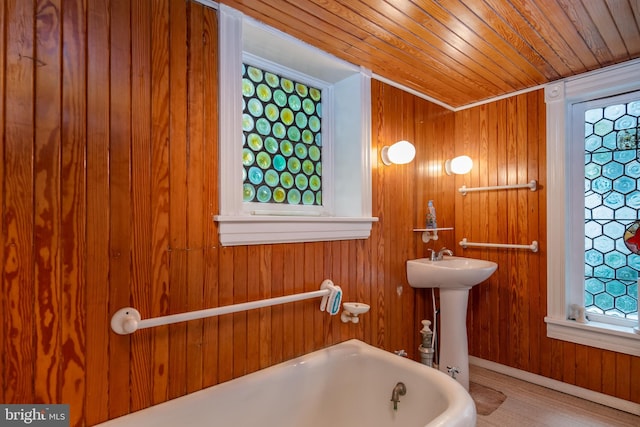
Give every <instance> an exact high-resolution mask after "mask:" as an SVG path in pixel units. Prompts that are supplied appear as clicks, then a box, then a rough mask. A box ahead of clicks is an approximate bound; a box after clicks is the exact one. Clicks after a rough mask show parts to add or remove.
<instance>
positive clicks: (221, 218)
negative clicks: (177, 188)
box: [214, 4, 377, 246]
mask: <svg viewBox="0 0 640 427" xmlns="http://www.w3.org/2000/svg"><path fill="white" fill-rule="evenodd" d="M218 12H219V32H220V37H219V41H220V51H219V52H220V76H219V77H220V91H219V94H220V113H219V118H220V141H219V144H220V171H219V174H220V214H219V215H216V216H215V217H214V219H215V220H216V221H217V222H218V224H219V234H220V243H221V244H222V245H223V246H232V245H245V244H266V243H287V242H310V241H327V240H348V239H366V238H368V237H369V235H370V233H371V226H372V223H373V222H374V221H377V218H375V217H372V216H371V203H372V196H371V156H370V151H371V72H370V71H369V70H366V69H364V68H362V67H357V66H354V65H352V64H349V63H346V62H344V61H342V60H339V59H337V58H335V57H333V56H331V55H329V54H327V53H325V52H323V51H321V50H319V49H316V48H314V47H312V46H309V45H307V44H305V43H303V42H301V41H299V40H297V39H295V38H293V37H291V36H289V35H287V34H284V33H282V32H280V31H278V30H275V29H273V28H271V27H268V26H266V25H264V24H262V23H260V22H258V21H256V20H254V19H252V18H249V17H247V16H245V15H243V14H242V13H241V12H239V11H237V10H235V9H233V8H230V7H228V6H225V5H223V4H220V5H219V8H218ZM243 61H248V62H254V63H255V62H256V61H257V62H258V63H262V64H267V65H272V66H268V68H269V71H273V72H276V73H278V72H282V73H283V75H285V76H286V77H288V78H292V79H297V80H299V81H301V82H309V83H310V84H311V85H316V84H318V85H320V86H322V88H323V95H322V96H323V98H322V99H323V119H322V133H323V148H322V162H323V176H322V196H323V206H322V208H313V207H311V208H310V207H305V206H292V205H284V204H279V205H277V206H268V205H267V204H265V206H264V207H256V204H255V203H249V204H248V203H244V202H243V200H242V163H241V159H242V143H241V141H242V128H241V126H240V123H241V120H242V96H241V93H242V92H241V87H242V77H241V75H242V71H241V67H242V62H243ZM276 64H277V65H276ZM338 129H339V131H338Z"/></svg>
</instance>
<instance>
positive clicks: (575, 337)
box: [544, 317, 640, 356]
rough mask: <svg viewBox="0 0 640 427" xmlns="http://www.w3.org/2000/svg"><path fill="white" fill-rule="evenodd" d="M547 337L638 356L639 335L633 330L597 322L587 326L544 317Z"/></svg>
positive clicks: (639, 350)
mask: <svg viewBox="0 0 640 427" xmlns="http://www.w3.org/2000/svg"><path fill="white" fill-rule="evenodd" d="M544 321H545V322H546V323H547V336H548V337H549V338H555V339H559V340H563V341H569V342H573V343H576V344H583V345H588V346H590V347H596V348H601V349H605V350H611V351H616V352H618V353H624V354H630V355H632V356H640V334H637V333H635V332H634V330H633V328H631V327H625V326H617V325H609V324H605V323H599V322H593V321H592V322H589V323H587V324H583V323H577V322H574V321H571V320H564V319H553V318H550V317H545V319H544Z"/></svg>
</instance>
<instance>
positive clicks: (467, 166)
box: [444, 156, 473, 175]
mask: <svg viewBox="0 0 640 427" xmlns="http://www.w3.org/2000/svg"><path fill="white" fill-rule="evenodd" d="M472 167H473V160H471V157H469V156H458V157H454V158H453V159H450V160H447V161H446V162H444V171H445V172H446V173H447V175H451V174H454V173H455V174H457V175H462V174H465V173H467V172H469V171H470V170H471V168H472Z"/></svg>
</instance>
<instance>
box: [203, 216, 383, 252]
mask: <svg viewBox="0 0 640 427" xmlns="http://www.w3.org/2000/svg"><path fill="white" fill-rule="evenodd" d="M214 220H215V221H217V222H218V224H219V227H220V229H219V233H220V244H221V245H222V246H236V245H260V244H270V243H298V242H321V241H331V240H352V239H367V238H369V236H370V234H371V225H372V223H373V222H376V221H378V218H375V217H309V216H260V217H257V216H223V215H217V216H215V217H214Z"/></svg>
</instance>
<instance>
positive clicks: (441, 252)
mask: <svg viewBox="0 0 640 427" xmlns="http://www.w3.org/2000/svg"><path fill="white" fill-rule="evenodd" d="M427 250H428V251H431V257H430V259H431V261H442V258H443V257H444V256H445V255H449V256H453V252H452V251H451V249H447V248H444V247H443V248H442V249H440V250H439V251H438V252H436V251H434V250H433V249H431V248H428V249H427Z"/></svg>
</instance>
